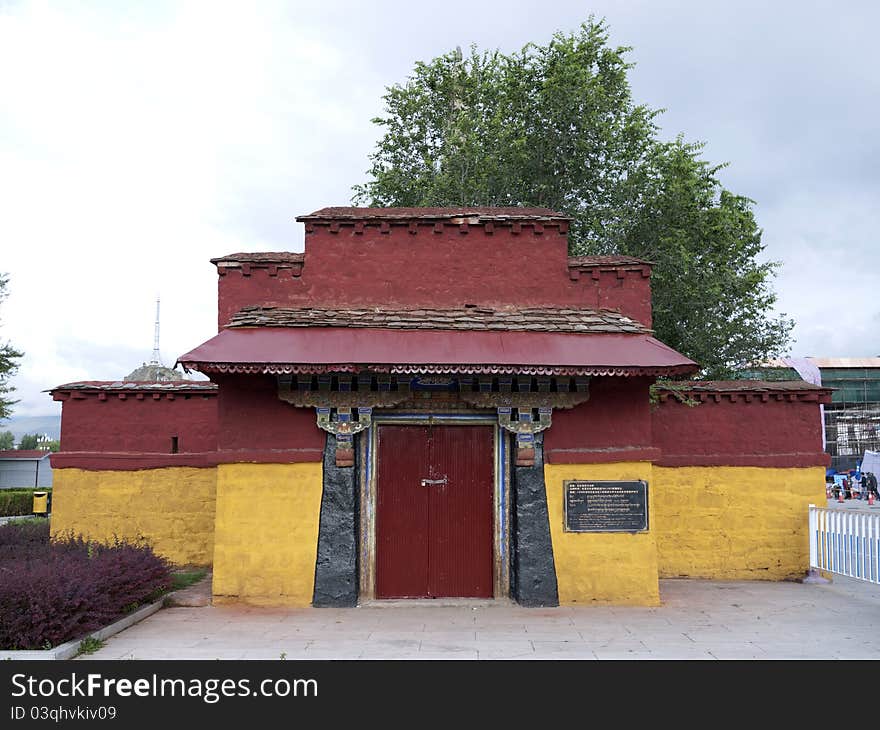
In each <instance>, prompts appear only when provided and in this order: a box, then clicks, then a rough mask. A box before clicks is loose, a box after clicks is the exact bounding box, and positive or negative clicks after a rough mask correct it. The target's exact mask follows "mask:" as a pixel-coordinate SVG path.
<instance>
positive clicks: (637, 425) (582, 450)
mask: <svg viewBox="0 0 880 730" xmlns="http://www.w3.org/2000/svg"><path fill="white" fill-rule="evenodd" d="M652 380H653V379H652V378H613V377H597V378H593V379H592V380H591V382H590V398H589V400H588V401H587V402H586V403H582V404H580V405H578V406H575V407H574V408H572V409H569V410H564V409H556V410H554V411H553V426H552V427H551V428H550V429H548V430H547V431H545V432H544V459H545V461H546V462H547V463H548V464H593V463H607V462H615V461H653V460H654V459H655V458H657V457H658V456H659V450H658V449H656V448H655V445H654V444H653V443H652V442H651V411H650V401H649V389H650V384H651V382H652Z"/></svg>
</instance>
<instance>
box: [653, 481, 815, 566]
mask: <svg viewBox="0 0 880 730" xmlns="http://www.w3.org/2000/svg"><path fill="white" fill-rule="evenodd" d="M654 485H655V488H654V490H653V492H654V505H655V510H654V525H655V527H656V533H657V554H658V562H659V569H660V576H661V577H664V578H671V577H691V578H712V579H715V580H754V579H761V580H784V579H788V578H801V577H803V576H804V575H805V573H806V572H807V570H808V569H809V567H810V566H809V562H810V553H809V539H808V535H807V505H809V504H810V503H813V504H818V505H824V504H825V468H824V467H821V466H813V467H805V468H788V469H779V468H761V467H734V466H713V467H697V466H689V467H676V468H672V467H658V466H655V467H654Z"/></svg>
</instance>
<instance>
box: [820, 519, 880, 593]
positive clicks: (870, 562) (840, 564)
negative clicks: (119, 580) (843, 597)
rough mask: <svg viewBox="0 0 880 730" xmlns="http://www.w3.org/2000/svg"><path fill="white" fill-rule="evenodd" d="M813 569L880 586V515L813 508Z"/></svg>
mask: <svg viewBox="0 0 880 730" xmlns="http://www.w3.org/2000/svg"><path fill="white" fill-rule="evenodd" d="M810 568H811V569H818V570H825V571H827V572H829V573H838V574H839V575H848V576H850V577H851V578H860V579H862V580H866V581H870V582H871V583H877V584H880V514H871V513H869V512H863V511H861V510H844V509H825V508H823V507H817V506H816V505H814V504H811V505H810Z"/></svg>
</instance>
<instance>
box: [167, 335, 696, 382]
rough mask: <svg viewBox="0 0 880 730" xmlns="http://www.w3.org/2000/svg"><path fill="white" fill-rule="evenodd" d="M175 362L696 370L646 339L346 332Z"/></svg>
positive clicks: (218, 366)
mask: <svg viewBox="0 0 880 730" xmlns="http://www.w3.org/2000/svg"><path fill="white" fill-rule="evenodd" d="M178 362H180V363H181V364H182V365H183V366H184V367H185V368H188V369H194V370H200V371H203V372H243V373H258V372H263V373H296V372H302V373H306V372H355V371H358V370H362V369H369V370H373V371H375V372H396V373H406V372H413V373H417V372H461V373H524V374H543V375H673V374H686V373H692V372H695V371H696V370H697V367H698V366H697V364H696V363H695V362H694V361H693V360H690V359H688V358H686V357H685V356H684V355H681V354H680V353H678V352H676V351H675V350H673V349H672V348H670V347H667V346H666V345H664V344H663V343H662V342H660V341H659V340H656V339H654V338H653V337H651V336H650V335H648V334H572V333H567V332H529V331H521V330H520V331H483V330H479V331H472V330H465V331H461V330H444V331H438V330H406V329H382V328H375V329H371V328H351V327H314V328H313V327H302V328H289V327H236V328H231V329H225V330H223V331H222V332H220V333H219V334H218V335H216V336H215V337H212V338H211V339H210V340H208V341H207V342H205V343H203V344H202V345H200V346H199V347H197V348H196V349H194V350H192V351H191V352H188V353H186V354H185V355H181V357H180V358H179V359H178Z"/></svg>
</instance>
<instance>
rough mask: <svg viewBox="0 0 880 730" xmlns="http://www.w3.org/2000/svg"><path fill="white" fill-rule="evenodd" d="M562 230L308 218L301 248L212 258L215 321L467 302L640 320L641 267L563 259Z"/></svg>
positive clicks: (646, 277)
mask: <svg viewBox="0 0 880 730" xmlns="http://www.w3.org/2000/svg"><path fill="white" fill-rule="evenodd" d="M567 230H568V229H567V223H566V222H564V221H556V222H544V223H529V222H522V223H508V224H505V225H502V224H498V223H496V224H492V223H480V224H466V223H465V224H458V223H455V224H454V223H450V222H448V221H446V222H443V221H438V222H433V223H431V222H428V223H426V222H407V221H394V222H380V221H372V222H369V223H363V222H359V223H358V222H353V221H349V222H341V223H340V222H338V221H337V222H330V221H325V222H313V221H309V222H308V223H307V224H306V236H305V241H306V244H305V253H304V254H292V253H282V254H256V255H253V254H241V255H233V256H228V257H224V258H223V259H215V260H214V261H215V263H216V264H217V267H218V274H219V285H218V325H219V327H220V328H222V327H223V326H224V325H225V324H226V323H228V322H229V320H230V318H231V317H232V315H233V314H235V312H237V311H239V310H240V309H242V308H243V307H246V306H284V307H302V306H312V307H317V308H322V307H324V308H342V307H364V306H372V307H381V308H389V309H394V308H419V307H431V308H439V309H442V308H460V307H463V306H464V305H465V304H475V305H477V306H481V307H494V308H502V307H513V308H523V307H534V306H555V307H573V308H581V307H588V308H610V309H618V310H619V311H620V312H622V313H623V314H625V315H627V316H629V317H631V318H633V319H635V320H637V321H639V322H641V323H643V324H644V325H646V326H648V327H650V326H651V287H650V265H649V264H647V263H645V262H640V261H637V260H634V259H624V258H622V257H579V258H571V259H570V258H569V257H568V254H567V247H568V238H567ZM236 256H238V258H236Z"/></svg>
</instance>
